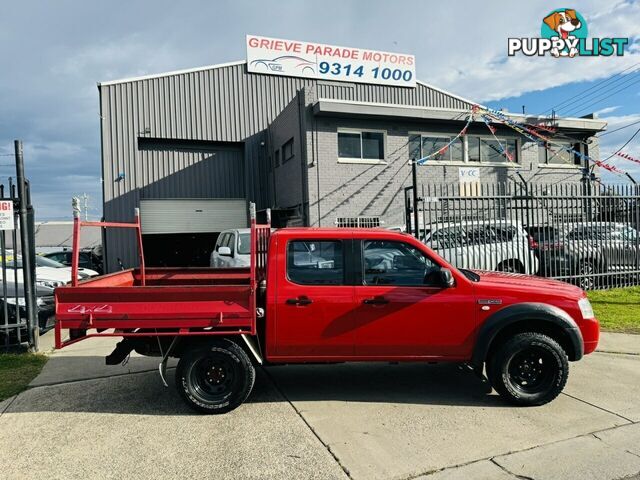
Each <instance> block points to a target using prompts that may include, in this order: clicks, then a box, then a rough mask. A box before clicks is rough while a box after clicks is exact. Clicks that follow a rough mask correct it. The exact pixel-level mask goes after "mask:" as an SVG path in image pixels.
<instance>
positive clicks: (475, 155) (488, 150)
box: [467, 136, 518, 163]
mask: <svg viewBox="0 0 640 480" xmlns="http://www.w3.org/2000/svg"><path fill="white" fill-rule="evenodd" d="M467 145H468V152H469V161H470V162H484V163H506V162H509V161H510V160H509V159H508V158H507V156H506V155H505V154H504V153H503V151H502V149H503V148H504V149H505V150H506V151H507V152H508V153H509V155H511V158H512V161H513V162H517V161H518V148H517V141H516V140H515V139H506V138H499V139H498V140H496V139H495V138H493V137H491V138H489V137H474V136H468V137H467ZM501 145H502V146H501Z"/></svg>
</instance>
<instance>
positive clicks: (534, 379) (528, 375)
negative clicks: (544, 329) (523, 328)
mask: <svg viewBox="0 0 640 480" xmlns="http://www.w3.org/2000/svg"><path fill="white" fill-rule="evenodd" d="M487 375H488V376H489V381H490V382H491V385H492V386H493V388H494V389H495V390H496V391H497V392H498V393H499V394H500V395H501V396H502V397H503V398H504V399H506V400H507V401H509V402H511V403H513V404H516V405H527V406H529V405H544V404H545V403H548V402H550V401H551V400H553V399H554V398H556V397H557V396H558V395H559V394H560V392H562V389H563V388H564V386H565V384H566V383H567V378H568V376H569V362H568V360H567V355H566V353H565V352H564V350H563V349H562V347H561V346H560V345H559V344H558V342H556V341H555V340H553V339H552V338H551V337H548V336H547V335H543V334H541V333H534V332H525V333H519V334H516V335H514V336H513V337H511V338H510V339H508V340H507V341H505V342H504V343H503V344H502V345H501V346H500V347H499V348H498V350H497V351H496V352H495V353H494V354H493V355H492V356H491V358H490V359H489V361H488V364H487Z"/></svg>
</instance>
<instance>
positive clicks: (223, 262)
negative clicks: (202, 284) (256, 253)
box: [209, 228, 251, 268]
mask: <svg viewBox="0 0 640 480" xmlns="http://www.w3.org/2000/svg"><path fill="white" fill-rule="evenodd" d="M250 237H251V229H249V228H239V229H238V228H236V229H231V230H225V231H224V232H222V233H220V235H219V236H218V240H216V245H215V247H214V249H213V252H211V258H210V261H209V265H210V266H211V267H214V268H237V267H248V266H249V261H250V253H251V244H250Z"/></svg>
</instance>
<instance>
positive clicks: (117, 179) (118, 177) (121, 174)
mask: <svg viewBox="0 0 640 480" xmlns="http://www.w3.org/2000/svg"><path fill="white" fill-rule="evenodd" d="M124 178H125V174H124V172H120V173H119V174H118V176H117V177H116V182H121V181H122V180H124Z"/></svg>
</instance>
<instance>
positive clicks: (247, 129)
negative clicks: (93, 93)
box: [100, 63, 469, 201]
mask: <svg viewBox="0 0 640 480" xmlns="http://www.w3.org/2000/svg"><path fill="white" fill-rule="evenodd" d="M316 84H317V87H318V93H319V96H320V97H323V98H334V99H339V100H353V101H364V102H379V103H395V104H402V105H417V106H426V107H435V108H454V109H466V108H469V104H468V103H467V102H465V101H463V100H461V99H459V98H457V97H454V96H450V95H447V94H446V93H444V92H442V91H440V90H436V89H433V88H430V87H428V86H426V85H425V84H422V83H418V84H417V86H416V88H406V87H392V86H384V85H369V84H349V83H335V84H332V83H330V82H323V81H315V80H308V79H301V78H294V77H282V76H275V75H258V74H248V73H247V72H246V65H245V63H239V64H232V65H226V66H221V67H211V68H209V69H204V70H196V71H191V72H186V73H180V74H174V75H158V76H156V77H150V78H144V79H140V80H133V81H123V82H122V83H106V84H103V85H101V86H100V101H101V111H102V117H103V119H102V135H103V140H102V142H103V145H102V159H103V163H104V167H105V168H104V170H105V171H104V181H105V201H109V200H111V199H113V198H117V197H119V196H121V195H124V194H126V193H127V192H129V191H131V190H132V189H135V188H139V187H140V186H142V184H143V183H144V182H143V181H142V180H141V179H140V178H139V177H138V175H139V173H140V172H139V168H138V167H139V165H138V162H136V159H137V158H138V156H137V154H136V151H137V145H136V138H137V137H138V136H139V135H140V136H142V135H144V136H151V137H158V138H181V139H201V140H216V141H230V142H237V141H244V140H245V139H247V137H249V136H251V135H254V134H256V133H258V132H260V131H262V130H264V129H265V128H266V127H267V126H268V124H269V123H270V122H271V121H272V120H273V119H274V118H276V116H277V115H278V114H279V113H280V112H281V111H282V110H283V109H284V108H285V107H286V106H287V105H288V104H289V102H290V101H291V100H292V99H293V98H294V97H295V95H296V93H297V92H298V90H300V89H301V88H302V87H303V86H305V85H316ZM119 173H124V174H125V177H124V178H123V179H122V180H120V181H118V182H114V180H115V179H116V178H118V174H119Z"/></svg>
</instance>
